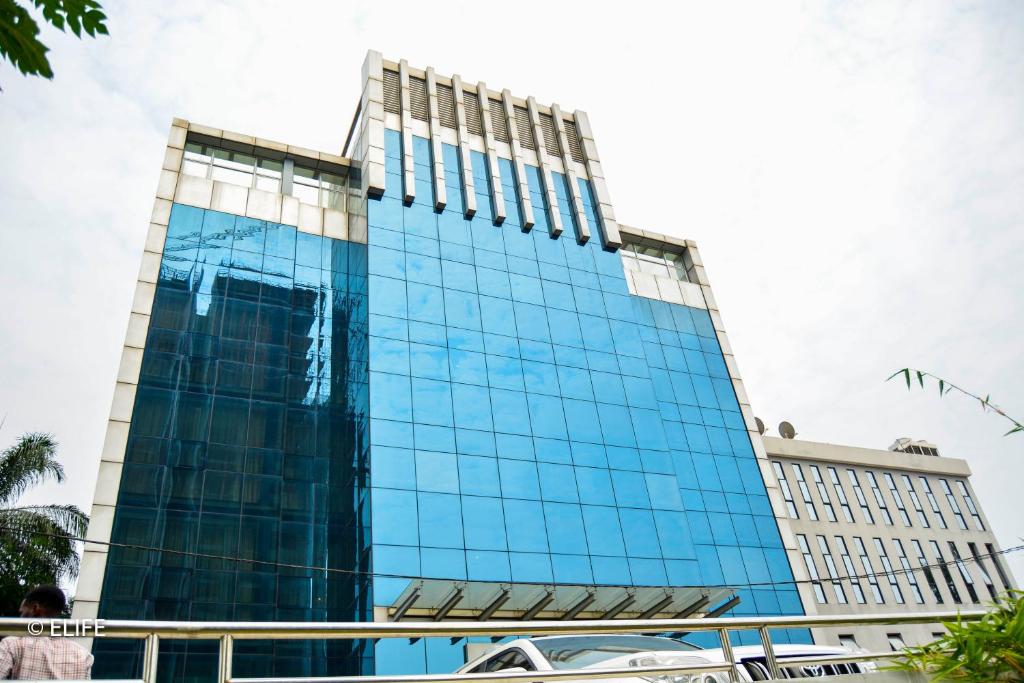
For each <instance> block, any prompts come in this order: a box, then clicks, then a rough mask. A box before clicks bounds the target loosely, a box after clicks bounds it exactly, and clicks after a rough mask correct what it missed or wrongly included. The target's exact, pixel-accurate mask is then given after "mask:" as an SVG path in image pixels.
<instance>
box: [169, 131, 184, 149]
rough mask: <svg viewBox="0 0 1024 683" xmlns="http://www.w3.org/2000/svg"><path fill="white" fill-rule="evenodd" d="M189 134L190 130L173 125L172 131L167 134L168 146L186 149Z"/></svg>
mask: <svg viewBox="0 0 1024 683" xmlns="http://www.w3.org/2000/svg"><path fill="white" fill-rule="evenodd" d="M187 136H188V131H187V130H186V129H185V128H183V127H182V126H171V133H170V135H168V136H167V146H168V147H171V148H173V149H184V148H185V138H186V137H187Z"/></svg>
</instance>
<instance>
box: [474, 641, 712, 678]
mask: <svg viewBox="0 0 1024 683" xmlns="http://www.w3.org/2000/svg"><path fill="white" fill-rule="evenodd" d="M710 663H714V659H712V658H709V657H707V656H705V655H704V654H703V651H702V650H701V649H700V648H699V647H697V646H696V645H691V644H690V643H687V642H683V641H679V640H673V639H670V638H658V637H655V636H630V635H593V636H589V635H588V636H544V637H537V638H520V639H517V640H513V641H511V642H508V643H504V644H502V645H499V646H498V647H496V648H495V649H493V650H490V651H488V652H486V653H485V654H483V655H480V656H479V657H477V658H476V659H474V660H472V661H470V662H468V663H467V664H465V665H464V666H463V667H462V668H460V669H459V670H458V671H457V672H456V673H483V672H496V671H505V672H512V671H554V670H558V669H617V668H629V667H648V666H678V665H684V666H685V665H687V664H710ZM605 680H611V681H612V682H613V683H722V682H724V681H726V680H728V678H727V676H726V675H725V674H715V673H707V674H700V673H697V674H691V675H669V676H640V675H638V676H631V677H623V678H616V679H605Z"/></svg>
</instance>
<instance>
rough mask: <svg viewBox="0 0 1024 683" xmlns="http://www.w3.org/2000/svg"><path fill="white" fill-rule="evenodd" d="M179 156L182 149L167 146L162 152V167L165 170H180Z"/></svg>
mask: <svg viewBox="0 0 1024 683" xmlns="http://www.w3.org/2000/svg"><path fill="white" fill-rule="evenodd" d="M181 156H182V151H181V150H180V149H174V148H173V147H168V148H167V150H166V151H165V152H164V165H163V169H164V170H165V171H174V172H175V173H177V172H178V171H180V170H181Z"/></svg>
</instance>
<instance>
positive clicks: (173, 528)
mask: <svg viewBox="0 0 1024 683" xmlns="http://www.w3.org/2000/svg"><path fill="white" fill-rule="evenodd" d="M385 142H386V164H385V165H386V171H387V175H386V188H387V191H386V193H385V195H384V196H383V197H380V198H375V199H367V200H366V201H365V205H364V204H362V203H357V206H365V212H366V215H365V217H366V220H367V223H368V244H366V245H363V244H357V243H353V242H347V241H342V240H335V239H331V238H325V237H319V236H314V235H310V234H306V233H303V232H298V231H296V230H295V229H294V228H292V227H289V226H286V225H279V224H275V223H268V222H266V221H258V220H254V219H250V218H243V217H239V216H234V215H230V214H225V213H219V212H216V211H210V210H203V209H197V208H193V207H188V206H183V205H174V207H173V209H172V212H171V218H170V225H169V228H168V235H167V239H166V243H165V245H164V251H163V257H162V262H161V268H160V275H159V282H158V283H157V286H156V296H155V301H154V305H153V312H152V319H151V324H150V329H149V331H148V337H147V343H146V348H145V351H144V355H143V363H142V372H141V376H140V379H139V384H138V392H137V396H136V402H135V407H134V413H133V419H132V424H131V429H130V434H129V441H128V448H127V452H126V454H125V464H124V469H123V474H122V479H121V484H120V489H119V494H118V501H117V511H116V515H115V520H114V527H113V532H112V537H111V540H112V541H113V543H114V544H125V546H124V547H121V546H118V545H115V546H114V547H112V548H111V549H110V554H109V556H108V561H107V568H106V573H105V578H104V584H103V592H102V599H101V604H100V613H99V616H100V617H103V618H128V619H180V620H199V621H202V620H281V621H285V620H288V621H323V620H330V621H363V620H369V619H372V618H373V612H372V610H373V607H374V606H387V605H391V604H392V603H393V602H394V601H395V599H396V598H397V597H398V596H399V594H400V593H401V592H402V591H403V590H404V589H405V588H406V587H407V585H408V584H409V581H410V580H412V579H414V578H419V577H423V578H437V579H452V580H476V581H496V582H522V583H564V584H587V585H613V586H630V585H632V586H730V587H734V588H736V589H737V592H738V594H739V596H740V597H741V602H740V603H739V605H738V606H737V607H736V608H735V609H734V610H733V613H734V614H737V615H774V614H797V613H801V612H802V609H801V605H800V601H799V597H798V594H797V592H796V590H795V588H794V587H793V586H792V584H788V585H787V584H786V583H785V582H787V581H791V580H792V578H793V577H792V574H791V571H790V568H789V564H788V561H787V559H786V555H785V552H784V550H783V548H782V543H781V540H780V537H779V532H778V527H777V525H776V522H775V519H774V517H773V516H772V511H771V507H770V505H769V502H768V497H767V495H766V491H765V485H764V482H763V480H762V478H761V474H760V470H759V468H758V465H757V462H756V459H755V456H754V452H753V449H752V446H751V442H750V439H749V436H748V433H747V431H746V429H745V426H744V423H743V420H742V417H741V415H740V412H739V406H738V403H737V400H736V396H735V394H734V392H733V389H732V383H731V381H730V379H729V375H728V372H727V369H726V366H725V362H724V359H723V356H722V351H721V349H720V348H719V346H718V343H717V340H716V339H717V338H716V334H715V331H714V329H713V326H712V323H711V320H710V317H709V315H708V312H707V311H706V310H703V309H697V308H689V307H685V306H681V305H675V304H670V303H665V302H662V301H655V300H650V299H645V298H641V297H637V296H633V295H630V294H629V291H628V289H627V287H626V281H625V278H624V272H623V264H622V259H621V257H620V255H619V254H618V253H616V252H609V251H605V250H603V249H602V248H601V246H600V244H599V242H600V240H599V239H597V238H596V237H595V239H592V240H591V241H590V242H589V243H587V244H585V245H580V244H578V242H577V241H576V239H575V235H574V232H575V231H576V230H577V229H578V226H577V225H576V218H575V214H574V212H573V211H572V210H571V201H570V196H571V188H570V187H569V185H568V179H567V178H566V177H565V176H563V175H560V174H558V173H555V174H553V177H554V191H555V196H556V199H557V206H555V207H549V206H547V204H546V194H545V193H544V192H543V189H542V185H541V175H540V172H539V170H538V169H537V168H534V167H531V166H527V167H526V175H527V178H526V179H527V187H528V189H529V192H530V200H531V202H532V205H533V207H534V218H535V221H536V225H535V226H534V227H533V229H532V230H530V231H523V230H522V228H521V225H522V219H521V216H520V212H519V201H518V197H517V192H518V189H517V183H516V182H515V180H514V167H513V165H512V163H511V162H510V161H509V160H506V159H500V160H499V170H500V177H501V182H502V185H503V187H502V190H503V193H504V197H505V207H504V208H505V212H506V215H507V218H506V220H505V221H504V223H503V224H502V225H500V226H496V225H495V224H494V222H493V220H492V216H493V212H492V207H491V192H490V187H489V183H490V175H489V173H488V171H487V164H486V160H485V158H484V157H483V155H481V154H479V153H476V152H474V153H472V155H471V161H472V166H473V167H472V173H473V176H474V182H475V187H476V192H477V197H476V200H477V207H478V210H477V214H476V216H474V217H473V218H472V219H471V220H466V219H465V218H464V217H463V207H462V205H461V196H462V194H461V193H462V185H461V177H460V173H459V157H458V154H457V150H456V148H454V147H452V146H449V145H443V146H442V150H443V154H444V159H443V161H444V168H445V182H446V185H447V196H448V200H449V203H448V206H447V207H446V208H445V210H444V211H442V212H436V211H434V208H433V188H432V177H433V174H432V169H431V164H430V162H431V159H430V146H429V143H428V141H427V140H425V139H422V138H417V137H414V138H413V144H414V150H413V153H414V154H413V156H414V160H415V173H414V176H415V183H416V199H415V201H414V202H413V203H411V204H409V205H405V204H403V203H402V201H401V188H402V177H401V168H400V167H401V161H400V160H401V156H402V155H401V151H402V150H401V149H400V144H401V143H400V136H399V135H398V133H396V132H394V131H390V130H388V131H386V138H385ZM579 182H580V187H579V189H580V192H581V195H582V197H583V202H584V206H585V212H586V215H587V219H588V222H589V223H590V225H591V226H592V229H594V230H595V231H596V226H598V225H599V221H598V217H597V215H596V213H595V209H594V199H593V196H592V192H591V188H590V186H589V184H588V183H587V182H586V181H585V180H581V181H579ZM549 211H556V212H558V213H559V214H560V215H561V222H562V225H563V226H564V230H565V232H564V234H563V235H562V236H561V237H560V238H557V239H554V238H552V237H551V236H550V226H549V223H548V218H547V216H548V212H549ZM128 546H132V547H128ZM142 548H155V549H159V550H144V549H142ZM778 635H779V636H780V637H781V638H780V639H781V640H793V641H806V640H807V638H808V634H806V633H805V632H786V633H780V634H778ZM739 639H740V641H741V642H746V636H745V634H740V635H739ZM464 645H465V641H464V640H450V639H447V638H444V639H423V640H418V641H415V642H408V641H399V640H394V639H384V640H381V641H379V642H378V643H376V644H371V643H358V642H357V643H346V642H345V641H332V642H330V643H323V642H316V643H311V642H281V643H277V644H274V645H269V644H266V643H253V642H249V643H245V642H243V643H239V644H237V645H236V657H235V675H237V676H259V675H267V674H271V675H272V674H280V675H322V674H345V673H374V672H376V673H378V674H387V673H417V672H445V671H451V670H454V669H455V668H456V667H458V666H459V665H461V664H462V662H463V661H464V660H463V657H464V654H463V646H464ZM95 647H96V653H97V664H96V670H95V673H96V675H97V677H114V676H116V677H120V678H131V677H134V676H137V673H138V671H139V666H140V657H139V655H140V651H139V648H138V647H137V644H131V643H119V642H117V641H114V640H102V641H97V643H96V646H95ZM215 652H216V651H215V645H214V644H213V643H205V642H198V641H193V642H186V641H178V642H174V641H169V642H167V643H165V644H163V645H162V647H161V663H160V671H161V675H162V676H164V677H165V679H166V680H171V679H173V680H181V681H184V680H192V679H195V680H199V679H206V678H209V676H211V675H212V672H213V671H214V670H215V666H216V655H215Z"/></svg>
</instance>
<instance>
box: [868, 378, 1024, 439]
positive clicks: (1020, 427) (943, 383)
mask: <svg viewBox="0 0 1024 683" xmlns="http://www.w3.org/2000/svg"><path fill="white" fill-rule="evenodd" d="M900 375H902V376H903V379H904V380H906V382H907V389H908V390H909V389H912V388H913V386H914V385H913V382H912V381H911V377H913V378H914V379H916V380H917V383H918V384H919V385H921V388H922V389H924V383H925V379H933V380H935V381H936V382H938V385H939V396H945V395H946V394H948V393H949V392H951V391H956V392H959V393H961V394H963V395H964V396H967V397H969V398H973V399H974V400H976V401H978V402H979V403H980V404H981V409H982V410H985V411H988V410H991V411H992V412H994V413H995V414H996V415H1001V416H1002V417H1004V418H1006V419H1007V420H1009V421H1010V422H1011V423H1013V428H1012V429H1010V431H1008V432H1006V434H1004V435H1003V436H1009V435H1010V434H1014V433H1016V432H1024V424H1021V423H1020V421H1019V420H1016V419H1014V418H1012V417H1010V416H1009V415H1007V414H1006V413H1005V412H1004V411H1003V409H1002V408H1000V407H999V406H997V405H995V404H993V403H992V397H991V396H985V398H982V397H981V396H978V395H977V394H972V393H971V392H969V391H967V390H966V389H962V388H961V387H958V386H957V385H955V384H953V383H952V382H950V381H949V380H946V379H942V378H941V377H938V376H936V375H933V374H931V373H930V372H925V371H924V370H914V369H912V368H903V369H902V370H897V371H896V372H894V373H892V374H891V375H889V378H888V379H886V381H887V382H888V381H889V380H892V379H894V378H896V377H899V376H900Z"/></svg>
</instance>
